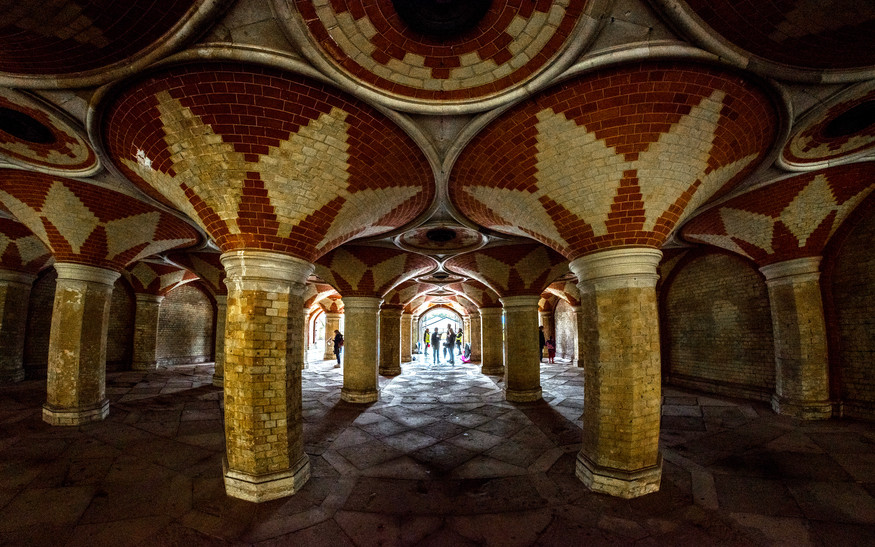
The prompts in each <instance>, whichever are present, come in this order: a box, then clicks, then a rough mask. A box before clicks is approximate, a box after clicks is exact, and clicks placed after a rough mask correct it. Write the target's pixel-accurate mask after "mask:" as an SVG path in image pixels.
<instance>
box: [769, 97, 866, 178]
mask: <svg viewBox="0 0 875 547" xmlns="http://www.w3.org/2000/svg"><path fill="white" fill-rule="evenodd" d="M867 87H869V88H870V89H868V90H866V89H864V90H863V91H862V92H861V93H860V94H859V95H857V96H855V97H852V98H848V99H847V100H844V101H842V102H840V103H838V104H835V105H833V106H831V107H829V108H828V109H826V110H825V111H824V112H823V113H822V115H820V116H817V117H816V119H814V120H811V121H810V122H809V123H808V124H807V125H808V126H807V127H804V126H803V127H801V128H800V129H801V130H797V131H796V133H795V134H794V135H793V136H792V137H791V138H790V140H789V142H788V143H787V145H786V146H785V147H784V150H783V152H782V155H783V157H784V159H785V160H787V161H788V162H790V163H795V164H805V163H820V162H824V161H827V160H835V159H837V158H842V157H845V156H849V155H852V154H856V153H860V152H863V151H864V150H871V149H872V148H875V123H871V124H869V125H868V126H866V127H864V128H863V129H862V130H860V131H858V132H856V133H851V134H848V135H840V136H831V135H829V134H828V132H827V129H828V127H829V126H830V124H831V123H832V122H833V120H835V119H836V118H837V117H839V116H841V115H842V114H845V113H846V112H848V111H849V110H851V109H853V108H854V107H857V106H860V105H862V104H863V103H872V102H875V84H870V85H868V86H867ZM852 115H853V114H852Z"/></svg>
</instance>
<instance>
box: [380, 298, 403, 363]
mask: <svg viewBox="0 0 875 547" xmlns="http://www.w3.org/2000/svg"><path fill="white" fill-rule="evenodd" d="M401 313H402V310H401V309H398V308H383V309H381V310H380V374H381V375H383V376H397V375H399V374H401Z"/></svg>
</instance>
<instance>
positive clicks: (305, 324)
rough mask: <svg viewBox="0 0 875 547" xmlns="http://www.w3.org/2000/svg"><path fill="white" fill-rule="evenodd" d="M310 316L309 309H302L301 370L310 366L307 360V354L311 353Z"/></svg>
mask: <svg viewBox="0 0 875 547" xmlns="http://www.w3.org/2000/svg"><path fill="white" fill-rule="evenodd" d="M309 321H310V314H309V313H308V310H307V308H304V307H303V306H302V307H301V327H302V328H301V338H302V340H303V341H304V343H303V344H301V370H303V369H306V368H307V367H308V366H309V362H308V360H307V354H308V353H309V352H310V342H311V340H310V325H309Z"/></svg>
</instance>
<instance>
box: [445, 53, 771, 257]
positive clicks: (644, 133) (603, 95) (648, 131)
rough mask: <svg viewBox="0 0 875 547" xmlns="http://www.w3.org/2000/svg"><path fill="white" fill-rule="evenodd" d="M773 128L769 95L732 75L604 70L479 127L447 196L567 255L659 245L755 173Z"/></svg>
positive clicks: (476, 216)
mask: <svg viewBox="0 0 875 547" xmlns="http://www.w3.org/2000/svg"><path fill="white" fill-rule="evenodd" d="M776 121H777V114H776V111H775V108H774V106H773V104H772V101H771V99H769V97H768V96H767V95H766V93H765V92H764V91H762V90H761V89H760V88H759V87H758V85H757V84H754V83H752V82H749V81H746V80H744V79H741V78H739V76H738V75H737V74H736V73H734V72H731V71H725V70H724V69H719V68H712V67H710V66H706V65H698V64H690V63H680V62H668V61H662V62H653V63H642V64H639V65H627V66H623V67H613V68H609V69H603V70H601V71H598V72H595V73H592V74H588V75H585V76H580V77H578V78H573V79H570V80H567V81H565V82H563V83H561V84H559V85H556V86H554V87H551V88H549V89H547V90H545V91H543V92H542V93H540V94H538V95H537V96H536V97H535V98H534V99H533V100H530V101H526V102H524V103H521V104H520V105H518V106H516V107H515V108H512V109H510V110H508V111H507V112H505V113H504V114H502V115H501V116H500V117H498V118H497V119H496V120H495V121H493V122H492V123H491V124H490V125H489V126H487V127H486V128H485V129H484V130H482V131H481V132H480V133H479V134H478V135H477V136H476V137H475V138H474V139H472V141H471V143H470V144H469V145H468V146H467V147H466V149H465V150H464V151H463V152H462V154H461V155H460V156H459V159H458V161H457V162H456V165H455V167H454V168H453V172H452V174H451V176H450V181H449V196H450V199H451V200H452V202H453V203H454V204H455V206H456V207H457V208H458V209H459V210H460V211H461V212H462V213H464V214H465V215H467V216H468V217H469V218H470V219H472V220H474V221H475V222H477V223H478V224H481V225H484V226H487V227H489V228H492V229H495V230H497V231H500V232H504V233H509V234H513V235H520V236H526V237H532V238H535V239H537V240H539V241H541V242H543V243H544V244H546V245H548V246H550V247H551V248H553V249H555V250H557V251H559V252H561V253H562V254H563V255H565V256H566V257H567V258H569V259H574V258H577V257H580V256H582V255H584V254H587V253H591V252H595V251H598V250H600V249H607V248H611V247H616V246H621V245H628V246H651V247H656V248H658V247H660V246H661V245H662V243H663V242H665V240H666V238H667V237H668V235H669V233H670V232H671V231H672V229H673V228H674V227H675V225H676V224H677V223H678V222H679V221H680V220H682V219H683V218H685V217H686V216H687V215H689V214H690V213H691V212H692V211H694V210H695V209H696V208H697V207H698V206H699V205H701V204H703V203H704V202H705V201H707V200H708V199H709V198H711V197H712V196H715V195H720V194H723V193H725V192H727V191H728V190H729V189H730V188H732V187H733V186H734V185H735V184H736V183H738V182H740V181H741V180H743V179H744V177H745V176H746V175H748V174H749V173H750V172H751V171H752V170H753V169H754V168H756V166H757V165H758V164H759V163H760V161H761V160H762V159H763V158H764V157H765V156H766V154H767V153H768V150H769V148H770V147H771V145H772V143H773V141H774V139H775V136H776V131H775V124H776ZM568 150H574V153H573V154H568ZM569 181H573V184H570V183H569Z"/></svg>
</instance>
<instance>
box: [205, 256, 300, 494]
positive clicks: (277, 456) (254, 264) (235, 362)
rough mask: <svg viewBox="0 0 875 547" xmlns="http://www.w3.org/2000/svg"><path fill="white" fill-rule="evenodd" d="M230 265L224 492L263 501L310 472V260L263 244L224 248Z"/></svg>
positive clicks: (225, 262) (295, 488)
mask: <svg viewBox="0 0 875 547" xmlns="http://www.w3.org/2000/svg"><path fill="white" fill-rule="evenodd" d="M221 261H222V264H223V265H224V266H225V271H226V273H227V276H226V279H225V285H227V286H228V315H227V320H226V327H225V446H226V459H225V462H224V463H225V465H224V467H225V469H224V475H225V492H226V493H227V494H228V495H229V496H231V497H235V498H240V499H244V500H247V501H254V502H261V501H267V500H271V499H276V498H281V497H283V496H289V495H291V494H294V493H295V492H297V491H298V490H299V489H300V488H301V487H302V486H303V485H304V483H306V482H307V479H309V478H310V460H309V459H308V458H307V455H306V454H305V453H304V441H303V435H302V429H303V421H302V419H301V367H302V366H303V363H302V362H301V346H302V345H303V344H304V340H303V339H302V334H303V328H302V326H301V321H302V320H303V314H302V313H301V309H302V308H303V305H304V302H303V298H302V295H303V292H304V288H305V283H306V281H307V277H308V276H309V275H310V273H312V272H313V265H312V264H310V263H308V262H305V261H304V260H301V259H298V258H294V257H290V256H286V255H282V254H278V253H272V252H265V251H250V250H242V251H232V252H228V253H224V254H223V255H222V256H221Z"/></svg>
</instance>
